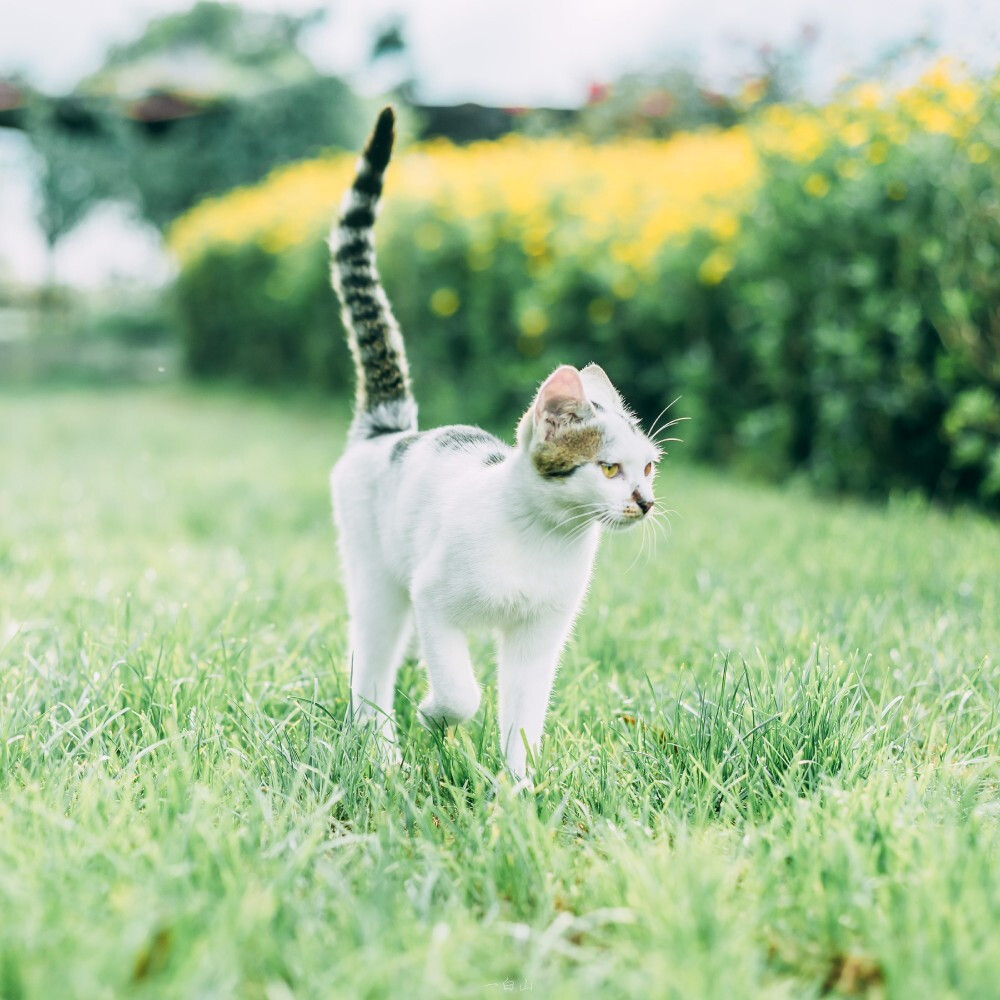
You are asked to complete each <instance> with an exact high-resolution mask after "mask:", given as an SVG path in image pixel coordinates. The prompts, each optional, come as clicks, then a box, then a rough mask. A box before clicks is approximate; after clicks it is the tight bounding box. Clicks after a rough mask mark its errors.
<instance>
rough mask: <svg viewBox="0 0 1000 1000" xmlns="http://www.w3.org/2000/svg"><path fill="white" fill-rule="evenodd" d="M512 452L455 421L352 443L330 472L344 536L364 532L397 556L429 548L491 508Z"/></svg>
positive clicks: (509, 448) (476, 429)
mask: <svg viewBox="0 0 1000 1000" xmlns="http://www.w3.org/2000/svg"><path fill="white" fill-rule="evenodd" d="M512 455H513V449H512V448H511V447H510V445H508V444H506V443H505V442H504V441H501V440H500V438H498V437H496V436H495V435H493V434H490V433H489V432H488V431H484V430H482V428H479V427H473V426H470V425H465V424H452V425H448V426H445V427H436V428H433V429H431V430H426V431H404V432H399V433H394V434H382V435H379V436H378V437H374V438H370V439H368V440H366V441H360V442H357V443H355V444H353V445H351V446H350V447H349V448H348V449H347V451H346V452H344V454H343V456H342V457H341V458H340V460H339V461H338V462H337V464H336V465H335V466H334V469H333V473H332V475H331V488H332V493H333V502H334V512H335V515H336V518H337V521H338V523H339V525H340V528H341V531H342V532H349V533H352V534H357V533H359V532H363V533H364V534H365V535H366V536H368V537H369V539H370V541H371V543H372V544H376V545H377V547H378V548H379V549H380V550H382V551H384V552H388V553H392V554H393V558H396V557H398V556H401V555H403V554H404V553H406V552H409V551H410V550H413V551H422V550H426V549H427V548H429V547H430V546H432V545H433V544H434V541H435V539H436V537H437V536H438V535H439V534H440V533H441V532H443V531H447V532H451V533H455V532H458V533H460V532H461V529H462V520H463V515H464V513H465V512H466V511H472V510H476V511H479V512H480V514H482V513H483V512H484V508H486V507H489V506H492V503H493V501H494V498H495V497H496V496H497V493H498V490H497V485H498V480H499V478H500V477H501V476H502V474H503V472H504V471H505V466H506V464H507V463H508V462H510V461H511V457H512Z"/></svg>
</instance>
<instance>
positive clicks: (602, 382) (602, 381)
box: [580, 361, 623, 410]
mask: <svg viewBox="0 0 1000 1000" xmlns="http://www.w3.org/2000/svg"><path fill="white" fill-rule="evenodd" d="M580 381H581V382H583V385H584V388H585V390H586V393H587V397H588V398H589V399H593V400H596V401H599V402H601V403H603V404H604V405H605V406H607V407H609V408H612V409H619V410H620V409H621V408H622V406H623V404H622V397H621V395H620V394H619V392H618V390H617V389H616V388H615V387H614V385H612V383H611V379H609V378H608V375H607V372H605V370H604V369H603V368H602V367H601V366H600V365H595V364H594V362H593V361H591V363H590V364H589V365H587V367H586V368H584V369H583V371H581V372H580Z"/></svg>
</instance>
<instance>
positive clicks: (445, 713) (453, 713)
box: [419, 688, 480, 729]
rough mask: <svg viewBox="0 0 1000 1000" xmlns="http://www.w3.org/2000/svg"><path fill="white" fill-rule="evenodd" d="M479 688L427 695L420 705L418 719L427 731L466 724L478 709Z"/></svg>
mask: <svg viewBox="0 0 1000 1000" xmlns="http://www.w3.org/2000/svg"><path fill="white" fill-rule="evenodd" d="M479 697H480V695H479V688H473V689H469V690H465V691H450V692H449V693H448V694H447V695H444V696H438V695H436V694H430V695H428V696H427V697H426V698H425V699H424V700H423V701H422V702H421V703H420V712H419V718H420V721H421V722H422V723H423V724H424V725H425V726H426V727H427V728H428V729H441V728H442V727H444V728H447V727H448V726H454V725H457V724H458V723H459V722H468V721H469V719H471V718H472V717H473V716H474V715H475V714H476V712H477V710H478V709H479Z"/></svg>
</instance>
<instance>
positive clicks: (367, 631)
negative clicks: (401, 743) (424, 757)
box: [347, 565, 412, 742]
mask: <svg viewBox="0 0 1000 1000" xmlns="http://www.w3.org/2000/svg"><path fill="white" fill-rule="evenodd" d="M347 601H348V610H349V612H350V618H351V629H350V632H351V664H350V666H351V711H352V713H353V717H354V719H355V720H356V721H358V722H370V721H371V722H374V723H375V726H376V729H377V731H378V732H379V733H380V734H381V735H382V736H383V737H384V738H385V739H386V740H387V741H389V742H394V741H395V738H396V732H395V725H394V724H393V698H394V695H395V691H396V674H397V673H398V671H399V665H400V663H401V662H402V660H403V656H404V655H405V653H406V647H407V643H408V640H409V636H410V630H411V623H412V611H411V608H410V599H409V595H408V594H407V593H406V591H405V590H404V589H403V588H402V587H400V586H399V585H398V584H397V583H396V582H395V581H394V580H392V579H390V578H389V577H388V575H386V574H382V573H379V572H378V570H377V568H376V567H372V566H370V565H369V566H366V567H364V569H363V570H357V569H355V570H354V571H353V572H352V573H351V574H350V578H349V579H348V588H347Z"/></svg>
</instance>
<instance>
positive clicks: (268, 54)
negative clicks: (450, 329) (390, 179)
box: [24, 0, 367, 256]
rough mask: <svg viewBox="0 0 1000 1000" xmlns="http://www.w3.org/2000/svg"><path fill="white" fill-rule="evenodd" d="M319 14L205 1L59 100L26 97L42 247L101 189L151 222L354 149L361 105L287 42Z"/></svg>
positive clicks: (164, 22)
mask: <svg viewBox="0 0 1000 1000" xmlns="http://www.w3.org/2000/svg"><path fill="white" fill-rule="evenodd" d="M321 16H322V13H321V12H316V13H311V14H306V15H303V16H295V17H293V16H289V15H279V14H263V13H259V12H256V11H248V10H245V9H244V8H242V7H239V6H237V5H235V4H226V3H215V2H205V0H203V2H199V3H197V4H195V6H194V7H192V8H191V9H190V10H189V11H187V12H186V13H181V14H171V15H169V16H167V17H163V18H159V19H157V20H154V21H152V22H150V24H149V25H148V27H147V28H146V29H145V31H144V32H143V33H142V35H141V36H140V37H139V38H137V39H135V40H134V41H132V42H129V43H127V44H124V45H118V46H114V47H113V48H112V49H111V50H110V51H109V52H108V55H107V58H106V60H105V63H104V66H103V67H102V68H101V69H100V70H99V71H98V72H97V73H95V74H93V75H92V76H91V77H89V78H87V79H86V80H84V81H83V82H82V83H81V84H80V85H79V87H78V88H77V90H76V92H75V93H74V94H73V95H72V96H71V97H67V98H62V99H56V100H52V99H47V98H44V97H42V96H40V95H34V96H33V97H32V98H31V100H30V102H29V103H30V107H29V108H28V111H27V113H26V115H25V116H24V128H25V130H26V132H27V134H28V136H29V138H30V140H31V143H32V145H33V146H34V148H35V150H36V151H37V153H38V154H39V157H40V168H39V192H40V201H41V216H40V223H41V225H42V228H43V230H44V233H45V239H46V242H47V243H48V246H49V248H50V250H51V249H53V248H54V247H55V245H56V244H57V243H58V241H59V239H60V238H61V237H62V236H64V235H65V234H66V233H67V232H69V230H70V229H72V228H73V227H74V226H75V225H76V224H77V223H78V222H79V221H80V220H81V219H82V218H83V217H84V216H85V215H86V214H87V212H88V211H89V209H90V208H91V207H92V206H93V205H94V203H95V202H97V201H99V200H102V199H106V198H124V199H127V200H129V201H131V202H133V203H134V204H135V205H136V206H137V208H138V210H139V213H140V214H141V215H142V216H143V217H144V218H145V219H147V220H148V221H149V222H152V223H153V224H154V225H156V226H157V227H160V228H163V227H164V226H166V225H167V224H168V223H169V222H170V221H171V220H172V219H174V218H175V217H176V216H177V215H179V214H180V213H181V212H183V211H185V210H186V209H188V208H190V207H191V206H192V205H194V204H195V203H197V202H198V201H200V200H201V199H202V198H204V197H205V196H206V195H210V194H216V193H219V192H222V191H226V190H228V189H230V188H232V187H235V186H238V185H241V184H248V183H251V182H253V181H257V180H260V179H261V178H262V177H263V176H264V175H265V174H267V173H268V171H270V170H271V169H272V168H273V167H275V166H277V165H279V164H281V163H286V162H288V161H289V160H295V159H301V158H304V157H308V156H313V155H315V154H317V153H319V152H321V151H322V150H323V149H325V148H327V147H331V146H333V147H343V148H356V146H357V145H358V143H359V142H360V141H361V139H362V138H363V133H364V130H365V128H366V126H367V115H366V114H365V112H364V110H363V105H362V104H361V102H360V101H359V100H358V98H357V97H355V95H354V94H353V93H352V91H351V90H350V88H349V87H348V86H347V85H346V84H345V83H343V82H342V81H341V80H339V79H336V78H335V77H329V76H324V75H322V74H320V73H319V72H318V71H317V70H316V68H315V66H314V65H313V64H312V63H311V62H310V61H309V59H308V58H307V57H306V56H305V54H304V53H303V52H302V51H301V49H300V47H299V43H300V36H301V35H302V33H303V31H305V30H306V29H307V28H308V27H310V26H311V25H312V24H314V23H315V22H316V20H317V19H318V18H319V17H321ZM50 256H51V255H50Z"/></svg>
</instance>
